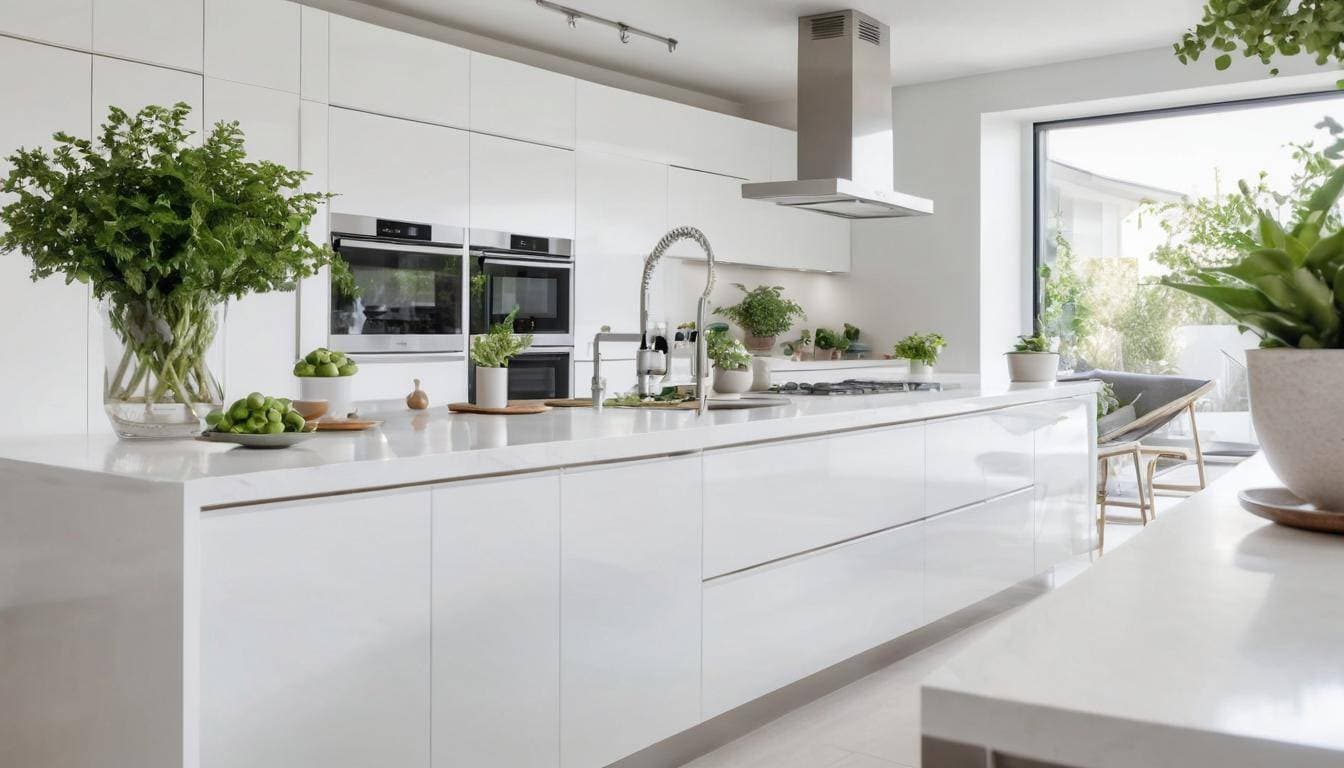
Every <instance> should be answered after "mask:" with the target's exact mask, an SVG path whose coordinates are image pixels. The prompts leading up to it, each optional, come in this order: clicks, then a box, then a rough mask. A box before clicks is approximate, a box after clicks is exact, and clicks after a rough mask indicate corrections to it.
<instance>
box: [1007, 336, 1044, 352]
mask: <svg viewBox="0 0 1344 768" xmlns="http://www.w3.org/2000/svg"><path fill="white" fill-rule="evenodd" d="M1013 351H1014V352H1049V351H1050V340H1049V339H1047V338H1046V337H1045V334H1042V333H1037V334H1035V335H1033V336H1018V337H1017V343H1016V344H1014V345H1013Z"/></svg>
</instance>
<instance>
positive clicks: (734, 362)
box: [705, 331, 753, 397]
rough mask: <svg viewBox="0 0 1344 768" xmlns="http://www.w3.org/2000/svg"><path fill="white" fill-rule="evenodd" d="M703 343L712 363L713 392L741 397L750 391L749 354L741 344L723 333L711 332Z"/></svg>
mask: <svg viewBox="0 0 1344 768" xmlns="http://www.w3.org/2000/svg"><path fill="white" fill-rule="evenodd" d="M705 342H706V346H707V347H708V352H709V359H710V360H711V361H713V362H714V391H715V392H717V393H719V394H721V395H727V396H728V397H741V396H742V393H743V392H746V391H747V390H749V389H751V382H752V378H753V377H752V372H751V353H750V352H748V351H747V348H746V347H744V346H742V342H740V341H738V340H737V339H735V338H733V337H732V336H731V335H729V334H728V333H727V332H725V331H714V332H711V333H710V334H709V338H708V339H706V340H705Z"/></svg>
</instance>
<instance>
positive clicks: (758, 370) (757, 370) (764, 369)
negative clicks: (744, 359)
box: [751, 355, 775, 392]
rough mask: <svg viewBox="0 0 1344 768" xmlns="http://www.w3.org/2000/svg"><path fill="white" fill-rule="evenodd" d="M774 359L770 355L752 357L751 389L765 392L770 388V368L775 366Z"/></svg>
mask: <svg viewBox="0 0 1344 768" xmlns="http://www.w3.org/2000/svg"><path fill="white" fill-rule="evenodd" d="M774 365H775V364H774V361H772V360H771V359H770V358H768V357H761V356H759V355H757V356H756V357H753V358H751V391H752V392H764V391H766V390H768V389H770V369H771V368H773V367H774Z"/></svg>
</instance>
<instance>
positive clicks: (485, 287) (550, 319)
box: [471, 251, 574, 346]
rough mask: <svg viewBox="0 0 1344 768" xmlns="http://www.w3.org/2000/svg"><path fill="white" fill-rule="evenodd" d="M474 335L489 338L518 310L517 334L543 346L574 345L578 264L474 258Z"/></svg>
mask: <svg viewBox="0 0 1344 768" xmlns="http://www.w3.org/2000/svg"><path fill="white" fill-rule="evenodd" d="M472 264H473V268H472V284H471V307H472V312H471V318H472V319H471V332H472V333H473V334H477V333H485V332H486V331H488V330H489V328H490V326H492V325H495V324H497V323H500V322H502V321H503V320H504V319H505V318H506V317H508V315H509V312H510V311H512V310H513V309H514V308H515V307H516V308H517V309H518V314H517V316H516V318H515V319H514V323H513V326H514V327H513V330H514V333H530V334H533V337H534V338H535V343H536V344H537V345H538V346H572V345H573V344H574V307H573V296H574V262H572V261H569V260H565V259H555V258H537V259H530V258H520V257H518V256H516V255H512V254H495V253H490V252H488V251H473V252H472Z"/></svg>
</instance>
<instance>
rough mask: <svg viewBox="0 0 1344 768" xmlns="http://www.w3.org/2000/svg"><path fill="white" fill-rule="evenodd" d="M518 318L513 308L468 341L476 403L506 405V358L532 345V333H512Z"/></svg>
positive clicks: (507, 398)
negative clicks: (474, 378) (501, 318)
mask: <svg viewBox="0 0 1344 768" xmlns="http://www.w3.org/2000/svg"><path fill="white" fill-rule="evenodd" d="M517 319H518V308H517V307H514V308H513V309H512V310H511V311H510V312H509V314H508V316H507V317H505V318H504V319H503V320H501V321H500V322H498V323H495V324H494V325H492V326H490V331H489V332H488V333H485V334H482V335H480V336H477V337H476V338H474V339H472V340H471V350H470V354H471V362H472V364H473V365H474V366H475V367H476V373H475V376H476V400H475V403H476V405H478V406H480V407H482V408H506V407H508V404H509V361H510V360H512V359H513V358H515V357H517V356H518V354H519V353H521V352H522V351H523V350H525V349H527V348H528V347H530V346H532V334H530V333H528V334H518V333H514V332H513V327H514V321H516V320H517Z"/></svg>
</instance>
